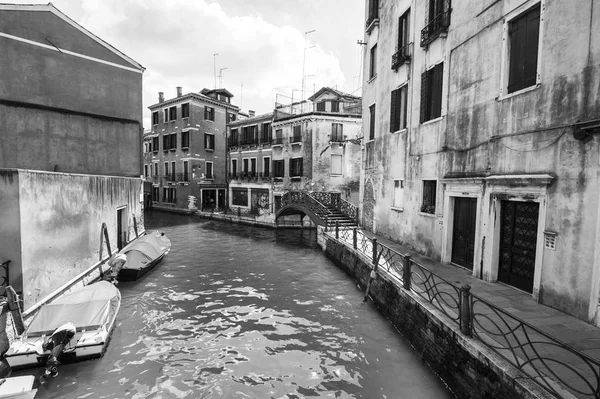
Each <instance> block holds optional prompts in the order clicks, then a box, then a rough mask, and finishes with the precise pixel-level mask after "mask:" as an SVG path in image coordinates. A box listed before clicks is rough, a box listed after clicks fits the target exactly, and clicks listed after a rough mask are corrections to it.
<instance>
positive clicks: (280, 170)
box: [273, 159, 285, 177]
mask: <svg viewBox="0 0 600 399" xmlns="http://www.w3.org/2000/svg"><path fill="white" fill-rule="evenodd" d="M284 174H285V160H283V159H278V160H277V161H273V176H275V177H283V176H284Z"/></svg>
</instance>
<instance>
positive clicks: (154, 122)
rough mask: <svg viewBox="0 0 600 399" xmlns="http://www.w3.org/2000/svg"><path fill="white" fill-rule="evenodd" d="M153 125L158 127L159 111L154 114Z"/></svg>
mask: <svg viewBox="0 0 600 399" xmlns="http://www.w3.org/2000/svg"><path fill="white" fill-rule="evenodd" d="M152 124H153V125H158V111H154V112H153V113H152Z"/></svg>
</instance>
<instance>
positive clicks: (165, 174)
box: [163, 162, 169, 177]
mask: <svg viewBox="0 0 600 399" xmlns="http://www.w3.org/2000/svg"><path fill="white" fill-rule="evenodd" d="M163 172H164V176H165V177H166V176H168V175H169V163H168V162H165V169H164V171H163Z"/></svg>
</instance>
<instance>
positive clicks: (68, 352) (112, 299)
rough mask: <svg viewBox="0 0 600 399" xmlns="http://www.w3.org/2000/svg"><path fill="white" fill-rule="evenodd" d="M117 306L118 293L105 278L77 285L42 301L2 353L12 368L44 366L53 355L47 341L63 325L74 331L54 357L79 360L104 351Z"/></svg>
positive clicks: (51, 347) (119, 304) (113, 324)
mask: <svg viewBox="0 0 600 399" xmlns="http://www.w3.org/2000/svg"><path fill="white" fill-rule="evenodd" d="M120 306H121V293H120V292H119V290H118V289H117V288H116V287H115V286H114V284H112V283H110V282H108V281H100V282H97V283H94V284H90V285H87V286H85V287H82V288H78V289H76V290H74V291H72V292H69V293H67V294H64V295H63V296H61V297H60V298H58V299H57V300H55V301H54V302H51V303H49V304H46V305H44V306H42V307H41V308H40V310H39V311H38V312H37V313H36V315H35V316H33V319H32V320H31V323H29V326H28V327H27V329H26V330H25V332H24V333H23V334H22V335H21V336H20V337H18V338H17V339H16V340H15V341H14V342H13V343H12V344H11V345H10V348H9V349H8V351H7V352H6V354H5V358H6V360H7V361H8V364H9V365H10V366H11V367H12V368H25V367H35V366H38V365H40V366H41V365H46V363H47V361H48V358H49V357H50V356H51V353H52V355H54V352H55V351H54V352H53V351H52V349H53V345H49V342H50V341H52V340H53V339H54V336H55V334H56V333H57V332H58V331H59V330H60V328H61V327H63V326H65V325H69V326H70V325H72V326H74V329H75V333H74V334H73V335H71V336H69V339H68V340H65V343H64V346H63V348H61V351H60V353H58V354H57V356H56V357H57V358H58V359H59V360H61V361H64V360H67V359H68V360H72V361H77V360H83V359H89V358H93V357H100V356H102V355H103V354H104V351H105V349H106V346H107V345H108V341H109V339H110V334H111V333H112V330H113V328H114V326H115V322H116V318H117V313H118V312H119V308H120Z"/></svg>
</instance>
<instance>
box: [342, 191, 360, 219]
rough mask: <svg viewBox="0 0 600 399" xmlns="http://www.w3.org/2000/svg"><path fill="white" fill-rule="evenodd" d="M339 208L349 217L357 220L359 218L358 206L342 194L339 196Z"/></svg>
mask: <svg viewBox="0 0 600 399" xmlns="http://www.w3.org/2000/svg"><path fill="white" fill-rule="evenodd" d="M337 201H338V207H337V208H338V210H339V211H340V212H342V213H343V214H344V215H346V216H348V218H350V219H352V220H354V221H357V220H358V207H357V206H356V205H353V204H351V203H349V202H348V201H346V200H345V199H343V198H342V197H341V195H340V196H339V197H338V200H337Z"/></svg>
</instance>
